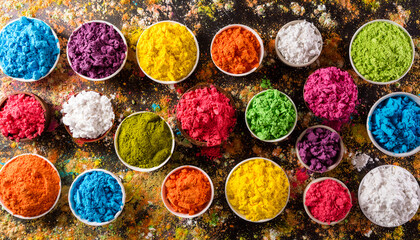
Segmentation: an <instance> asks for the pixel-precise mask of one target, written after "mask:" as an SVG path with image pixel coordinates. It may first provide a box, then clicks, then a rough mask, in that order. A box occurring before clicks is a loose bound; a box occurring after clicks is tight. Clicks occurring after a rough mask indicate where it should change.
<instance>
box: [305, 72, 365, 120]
mask: <svg viewBox="0 0 420 240" xmlns="http://www.w3.org/2000/svg"><path fill="white" fill-rule="evenodd" d="M303 97H304V99H305V101H306V103H307V104H308V107H309V109H311V110H312V112H313V113H314V114H315V115H316V116H318V117H322V118H325V119H327V120H330V121H334V120H339V121H343V122H344V121H348V120H349V119H350V115H351V114H352V113H354V112H355V111H356V104H357V87H356V84H355V83H354V81H353V78H352V77H351V76H350V74H349V73H348V72H346V71H343V70H341V69H338V68H336V67H328V68H321V69H318V70H316V71H315V72H314V73H312V74H311V75H310V76H309V77H308V80H307V81H306V84H305V87H304V94H303Z"/></svg>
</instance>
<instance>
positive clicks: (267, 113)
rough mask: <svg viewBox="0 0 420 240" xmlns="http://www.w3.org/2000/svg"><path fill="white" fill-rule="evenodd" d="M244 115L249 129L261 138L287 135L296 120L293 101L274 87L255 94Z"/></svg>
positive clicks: (267, 138)
mask: <svg viewBox="0 0 420 240" xmlns="http://www.w3.org/2000/svg"><path fill="white" fill-rule="evenodd" d="M245 115H246V121H247V123H248V126H249V128H250V129H251V131H252V132H253V133H254V134H255V135H257V136H258V137H259V138H260V139H263V140H273V139H278V138H281V137H283V136H285V135H287V134H288V133H289V131H290V130H291V129H292V127H293V125H294V124H295V120H296V111H295V108H294V106H293V103H292V102H291V101H290V100H289V98H287V97H286V95H284V94H283V93H281V92H280V91H278V90H275V89H269V90H267V91H265V92H263V93H260V94H258V95H257V96H255V97H254V98H253V99H252V102H251V104H250V105H249V107H248V110H247V111H246V113H245Z"/></svg>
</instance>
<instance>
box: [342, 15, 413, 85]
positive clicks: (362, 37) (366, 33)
mask: <svg viewBox="0 0 420 240" xmlns="http://www.w3.org/2000/svg"><path fill="white" fill-rule="evenodd" d="M349 53H350V62H351V65H352V67H353V69H354V71H355V72H356V73H357V74H358V75H359V76H360V77H361V78H362V79H364V80H366V81H368V82H370V83H373V84H380V85H385V84H390V83H394V82H397V81H398V80H400V79H401V78H403V77H404V76H405V75H406V74H407V73H408V71H409V70H410V68H411V66H412V65H413V62H414V43H413V40H412V39H411V36H410V34H409V33H408V32H407V30H405V29H404V28H403V27H401V26H400V25H398V24H397V23H395V22H393V21H390V20H384V19H378V20H374V21H371V22H368V23H366V24H364V25H363V26H362V27H360V28H359V29H358V30H357V31H356V33H355V34H354V35H353V38H352V39H351V42H350V49H349Z"/></svg>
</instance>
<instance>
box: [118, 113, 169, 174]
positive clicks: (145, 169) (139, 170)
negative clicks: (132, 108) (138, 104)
mask: <svg viewBox="0 0 420 240" xmlns="http://www.w3.org/2000/svg"><path fill="white" fill-rule="evenodd" d="M143 113H152V114H155V115H156V116H159V115H158V114H156V113H154V112H150V111H139V112H135V113H132V114H130V115H129V116H127V117H126V118H124V120H122V121H121V123H120V124H119V125H118V128H117V130H116V132H115V135H114V149H115V153H116V154H117V156H118V159H119V160H120V161H121V162H122V163H123V164H124V165H125V166H126V167H128V168H130V169H132V170H134V171H138V172H153V171H155V170H158V169H159V168H161V167H163V166H164V165H165V164H166V163H167V162H168V161H169V159H170V158H171V157H172V154H173V153H174V150H175V135H174V131H173V130H172V128H171V126H170V125H169V123H168V122H167V121H165V119H163V117H161V116H159V117H160V118H161V119H162V120H163V121H164V122H165V123H166V125H167V126H168V128H169V130H170V132H171V136H172V148H171V154H169V156H168V158H166V160H165V161H163V162H162V163H161V164H159V165H158V166H155V167H152V168H140V167H136V166H132V165H130V164H128V163H127V162H125V161H124V160H123V159H122V157H121V156H120V154H119V153H118V136H119V135H120V129H121V126H122V124H123V123H124V121H125V120H126V119H128V118H130V117H134V116H135V115H139V114H143Z"/></svg>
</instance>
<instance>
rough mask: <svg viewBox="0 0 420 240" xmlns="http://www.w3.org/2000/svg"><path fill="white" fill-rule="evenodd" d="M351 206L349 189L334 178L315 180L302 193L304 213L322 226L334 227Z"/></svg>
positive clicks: (344, 216)
mask: <svg viewBox="0 0 420 240" xmlns="http://www.w3.org/2000/svg"><path fill="white" fill-rule="evenodd" d="M352 206H353V205H352V199H351V194H350V191H349V189H348V188H347V186H346V185H345V184H344V183H342V182H341V181H340V180H338V179H335V178H330V177H323V178H317V179H315V180H313V181H312V182H311V183H309V184H308V186H307V187H306V188H305V191H304V192H303V207H304V208H305V211H306V213H307V214H308V215H309V217H310V218H311V219H312V220H314V221H315V222H316V223H319V224H322V225H334V224H337V223H339V222H341V221H343V220H344V219H345V218H346V217H347V215H348V214H349V212H350V209H351V207H352Z"/></svg>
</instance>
